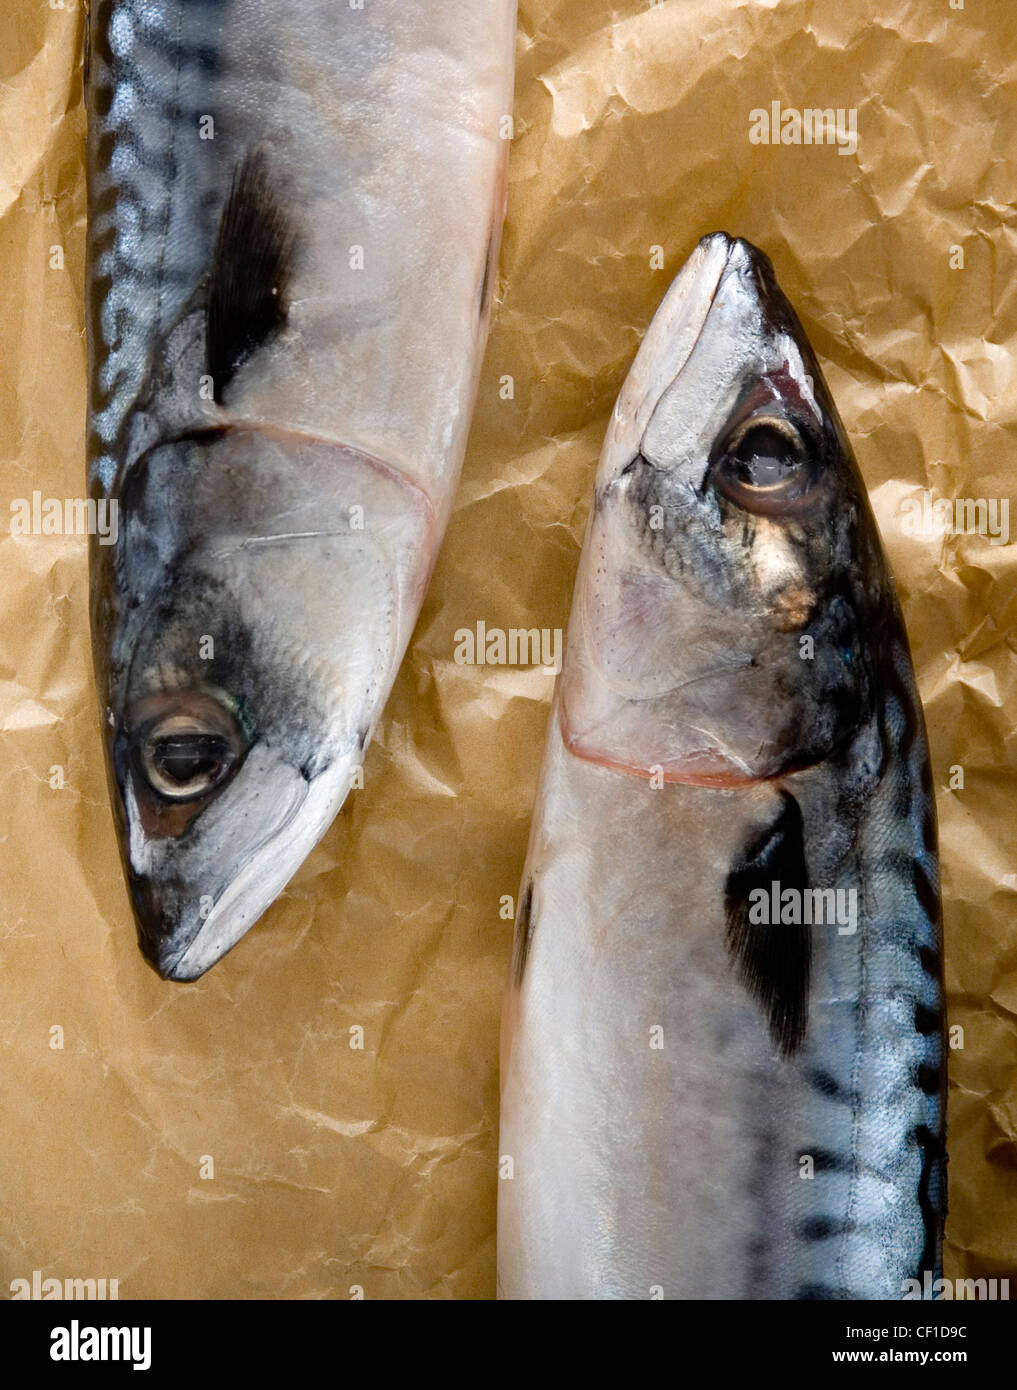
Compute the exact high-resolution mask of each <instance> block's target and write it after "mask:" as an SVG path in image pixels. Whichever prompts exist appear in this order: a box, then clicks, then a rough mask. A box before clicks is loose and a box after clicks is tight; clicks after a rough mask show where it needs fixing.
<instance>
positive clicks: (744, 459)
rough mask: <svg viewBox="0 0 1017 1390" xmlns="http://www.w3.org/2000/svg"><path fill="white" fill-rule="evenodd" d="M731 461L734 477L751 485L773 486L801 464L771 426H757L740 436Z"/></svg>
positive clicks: (785, 439)
mask: <svg viewBox="0 0 1017 1390" xmlns="http://www.w3.org/2000/svg"><path fill="white" fill-rule="evenodd" d="M731 460H732V463H733V464H734V465H735V467H734V470H733V471H734V474H735V477H736V478H737V479H738V481H739V482H742V483H747V484H748V485H749V486H750V487H773V486H774V484H775V483H779V482H782V481H783V479H784V478H786V477H787V476H788V474H789V473H792V472H794V471H795V470H796V469H797V468H798V466H799V463H800V459H799V457H798V452H797V450H796V449H795V447H794V445H793V444H792V443H791V441H790V440H789V439H787V438H786V436H784V435H783V434H781V433H780V431H779V430H775V429H773V427H772V426H770V425H759V426H757V427H756V428H755V429H751V430H749V431H748V432H747V433H746V434H745V435H743V437H742V438H741V439H740V440H739V442H738V444H737V446H736V447H735V449H734V450H733V451H732V454H731Z"/></svg>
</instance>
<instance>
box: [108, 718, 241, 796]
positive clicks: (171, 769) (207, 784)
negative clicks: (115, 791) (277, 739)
mask: <svg viewBox="0 0 1017 1390" xmlns="http://www.w3.org/2000/svg"><path fill="white" fill-rule="evenodd" d="M133 714H134V716H135V717H134V718H133V719H132V721H131V723H132V725H133V729H134V733H133V737H132V742H133V745H134V763H135V769H136V771H135V775H136V777H138V778H139V779H140V781H141V783H142V784H143V787H144V788H145V789H146V790H147V791H148V792H149V793H152V794H154V796H155V799H156V804H158V803H159V802H188V801H197V800H199V799H201V798H204V797H206V796H208V795H209V794H210V793H211V792H213V791H215V790H216V788H217V787H220V786H222V784H223V783H224V782H225V781H226V780H227V779H228V778H229V776H230V775H231V773H232V772H233V771H235V769H236V767H237V766H238V765H239V763H240V761H241V759H242V757H243V754H244V752H245V751H246V742H245V740H244V738H243V735H242V733H241V731H240V728H239V726H238V724H237V722H236V720H234V718H233V716H232V715H231V713H230V712H229V711H228V710H227V709H225V708H224V707H223V706H222V705H221V704H220V703H219V702H218V701H217V700H214V699H211V698H209V697H207V696H199V695H194V694H192V695H191V696H190V697H189V698H188V697H187V696H184V697H183V698H181V699H177V700H175V699H174V698H173V697H171V696H157V697H150V698H149V699H148V700H147V701H144V702H142V704H141V706H140V707H139V708H137V709H135V711H133Z"/></svg>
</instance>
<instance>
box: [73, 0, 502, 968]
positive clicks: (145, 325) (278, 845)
mask: <svg viewBox="0 0 1017 1390" xmlns="http://www.w3.org/2000/svg"><path fill="white" fill-rule="evenodd" d="M514 37H515V5H514V3H511V0H482V2H481V3H478V4H476V5H471V6H468V7H466V8H463V7H451V6H448V5H445V4H442V3H439V0H420V2H419V3H415V4H410V5H408V4H405V3H401V0H371V3H370V4H369V5H367V6H366V7H364V8H361V9H354V8H352V7H350V6H347V5H342V4H336V3H334V0H306V3H302V4H300V5H290V4H284V3H282V0H99V3H97V4H95V5H94V6H93V8H92V13H91V16H90V22H89V37H88V40H87V43H88V54H87V80H86V91H87V103H88V115H89V160H88V169H89V209H90V217H89V243H88V266H89V286H88V290H89V346H90V381H91V389H90V403H89V477H90V489H91V492H92V495H93V496H95V497H96V498H97V499H105V500H111V501H115V502H116V503H117V505H118V509H119V511H118V515H119V528H118V536H117V539H116V543H115V544H114V545H110V546H103V545H100V544H98V542H96V543H95V544H94V545H93V548H92V557H91V559H92V614H93V646H94V652H95V662H96V672H97V678H98V684H99V689H100V692H101V698H102V703H103V708H104V712H105V722H106V737H107V745H108V746H107V752H108V765H109V769H110V778H111V788H112V800H113V806H114V813H115V816H116V819H117V824H118V831H119V835H120V840H121V847H122V853H123V858H124V863H125V869H126V873H127V879H128V884H129V886H130V890H131V896H132V901H133V905H134V909H135V916H136V919H137V924H138V930H139V939H140V942H141V945H142V949H143V950H144V952H145V954H146V955H147V957H148V958H149V959H150V961H151V962H152V963H153V964H154V965H155V967H156V968H157V969H158V970H159V971H160V973H162V974H163V975H165V976H167V977H170V978H176V979H193V978H195V977H196V976H197V975H200V974H201V973H202V972H203V971H204V970H206V969H208V968H209V966H210V965H212V964H213V963H214V962H215V961H216V960H217V959H219V957H220V956H221V955H222V954H223V953H224V952H225V951H226V950H228V949H230V947H231V946H232V945H234V944H235V943H236V941H237V940H239V939H240V937H241V936H242V935H243V934H244V932H245V931H246V930H247V929H248V928H249V927H250V926H251V925H252V923H253V922H254V921H255V920H256V919H257V918H258V917H259V916H260V914H261V913H262V912H263V911H264V910H265V908H266V907H267V906H268V905H269V904H270V903H271V901H272V900H273V899H274V898H275V896H276V895H277V894H278V893H279V892H280V891H281V890H282V888H283V887H284V885H285V883H286V881H287V880H288V879H289V878H290V876H291V875H292V874H293V873H294V872H295V871H296V869H297V868H298V867H299V865H300V862H301V861H302V859H303V858H304V856H305V855H306V854H307V852H308V851H309V850H310V848H311V847H312V845H313V844H314V843H315V842H316V840H317V839H318V838H320V836H321V834H323V833H324V831H325V829H326V828H327V826H328V824H329V823H330V821H331V819H332V817H333V816H334V814H335V812H336V811H337V810H338V808H339V806H340V805H341V803H342V801H343V799H344V797H345V795H346V792H347V790H348V789H349V786H350V783H351V781H352V780H353V779H354V773H355V770H356V769H357V767H358V766H359V764H360V760H361V759H362V757H363V751H364V748H365V746H366V743H367V742H368V740H369V738H370V735H371V732H372V730H373V728H374V726H375V724H376V722H377V719H378V717H379V714H380V711H381V708H382V706H383V704H384V700H385V698H386V696H387V693H388V690H389V688H390V687H391V684H392V680H393V679H394V676H395V672H396V670H397V668H398V665H399V662H400V660H401V658H402V655H403V652H404V650H405V648H406V645H407V643H408V640H409V637H410V634H411V632H412V628H413V624H414V622H415V619H416V615H417V612H418V611H419V606H420V602H421V600H422V596H423V593H424V591H425V588H426V585H427V582H428V579H429V576H430V573H431V569H432V567H433V564H434V560H435V555H436V552H437V548H438V545H439V544H440V540H441V536H442V533H443V530H444V527H445V524H446V521H447V519H448V516H449V513H450V511H451V506H452V499H453V494H454V489H455V486H456V482H457V478H458V473H459V469H460V466H461V463H462V457H463V452H464V449H465V444H466V437H467V431H468V428H469V422H470V414H471V410H472V403H473V399H474V395H475V391H476V386H477V379H478V375H479V369H480V361H481V357H482V353H483V348H484V343H485V339H486V332H487V324H488V318H489V310H490V301H491V291H492V282H493V275H494V268H495V266H496V264H497V255H498V245H499V238H500V230H501V222H502V217H503V214H504V197H505V160H506V152H507V147H508V142H507V140H506V139H505V138H503V136H504V135H505V134H506V132H505V130H504V129H503V124H504V120H505V117H506V115H507V113H508V112H509V111H510V109H511V97H512V58H513V48H514Z"/></svg>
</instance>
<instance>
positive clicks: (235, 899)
mask: <svg viewBox="0 0 1017 1390" xmlns="http://www.w3.org/2000/svg"><path fill="white" fill-rule="evenodd" d="M358 756H359V746H358V748H356V749H352V750H350V752H349V753H348V755H346V756H341V757H338V758H336V759H335V760H333V761H332V762H331V763H330V764H329V765H328V766H327V767H326V768H325V769H324V770H323V771H320V772H318V773H317V775H316V776H314V777H308V775H307V774H306V773H305V772H304V771H302V770H301V769H300V768H298V767H296V766H294V765H293V764H292V763H289V762H287V761H286V760H285V758H284V757H282V756H280V755H279V754H277V753H275V752H274V751H273V750H272V749H271V748H269V747H266V746H259V745H255V747H253V748H252V749H251V750H250V753H249V754H248V756H247V758H246V760H245V762H244V766H243V768H242V769H241V771H240V772H239V773H238V775H237V777H236V778H235V779H234V781H233V782H232V783H231V784H230V785H229V786H228V787H227V788H226V789H225V790H224V791H223V793H222V794H221V796H220V797H219V798H216V799H215V800H213V801H212V802H211V803H210V804H209V805H208V806H207V807H205V808H203V810H202V811H201V812H200V814H199V815H197V816H196V817H195V818H194V820H193V821H192V822H191V823H190V825H189V826H188V827H187V829H186V830H185V831H184V832H183V833H182V834H180V835H179V836H176V837H165V838H156V837H153V836H151V835H149V834H146V832H145V831H144V829H143V828H142V826H141V824H140V817H139V813H138V804H137V798H136V794H135V791H134V788H133V785H131V784H130V783H128V784H127V785H126V786H125V787H124V788H123V790H122V795H123V806H124V810H125V816H126V822H127V831H128V833H127V837H126V839H127V843H126V846H125V849H126V855H125V857H126V859H127V878H128V884H129V888H130V893H131V900H132V905H133V908H134V917H135V923H136V925H137V930H138V941H139V945H140V947H141V951H142V954H143V955H144V956H145V958H146V959H147V960H148V962H149V963H150V964H151V965H152V967H153V968H154V969H155V970H156V972H157V973H158V974H159V975H161V976H162V978H163V979H165V980H174V981H181V982H187V981H193V980H197V979H198V978H199V977H200V976H202V975H203V974H204V973H205V972H206V971H207V970H209V969H210V968H211V967H212V966H213V965H214V964H215V963H216V962H217V961H218V960H220V959H221V958H222V957H223V956H224V955H225V954H226V953H227V952H228V951H229V950H230V949H231V948H232V947H233V946H235V945H236V944H237V942H238V941H239V940H240V939H241V937H243V936H244V935H245V934H246V932H247V931H248V930H249V929H250V928H251V927H252V926H253V925H254V923H255V922H256V921H257V920H258V918H259V917H260V916H261V915H262V913H264V912H265V911H266V909H267V908H268V907H269V906H270V905H271V903H272V902H273V901H274V900H275V899H276V898H277V897H278V895H279V894H280V893H281V892H282V890H283V889H284V888H285V886H286V884H287V883H288V882H289V880H290V879H291V878H292V877H293V875H294V873H296V871H297V869H298V868H299V867H300V865H301V863H302V862H303V860H304V859H305V858H306V856H307V855H308V854H309V853H310V851H311V850H312V849H313V847H314V846H315V844H317V842H318V841H319V840H320V839H321V837H322V835H323V834H324V832H325V830H326V829H327V828H328V826H329V824H330V823H331V821H332V820H333V818H334V817H335V815H336V813H337V811H338V810H339V807H340V806H341V805H342V802H343V801H344V800H345V797H346V794H347V791H348V790H349V786H350V779H351V773H352V769H353V767H354V764H355V761H356V758H357V757H358Z"/></svg>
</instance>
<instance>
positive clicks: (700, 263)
mask: <svg viewBox="0 0 1017 1390" xmlns="http://www.w3.org/2000/svg"><path fill="white" fill-rule="evenodd" d="M747 273H751V274H753V275H754V277H755V279H756V282H757V286H758V288H759V293H760V300H761V302H762V304H763V307H764V310H767V311H768V310H769V309H770V308H771V305H772V303H773V291H774V290H777V286H776V281H775V278H774V274H773V267H772V266H771V264H770V260H769V257H768V256H766V255H765V254H764V252H762V251H760V250H759V248H758V247H756V246H753V245H752V243H751V242H749V241H745V240H744V239H743V238H741V237H733V236H730V235H729V234H728V233H727V232H710V233H709V234H708V235H706V236H704V237H702V238H701V239H700V241H699V242H698V244H697V245H696V248H695V250H694V251H693V252H692V254H691V255H690V256H689V258H688V260H687V261H686V262H685V264H684V265H683V266H682V268H681V270H680V271H679V272H678V274H677V276H676V277H675V279H674V281H673V282H672V284H671V286H670V288H669V289H668V291H667V294H666V295H665V296H664V298H663V300H662V301H661V303H660V306H659V308H658V309H657V312H656V314H655V315H654V317H653V320H652V322H651V324H650V326H649V328H648V329H647V331H646V335H645V337H644V338H643V341H642V343H641V344H640V347H639V351H638V352H637V353H636V357H635V361H634V362H633V364H632V367H631V369H630V371H629V374H628V376H627V377H626V379H625V382H624V385H623V386H622V389H621V391H620V393H619V395H618V399H617V401H616V403H615V407H614V411H613V412H612V415H611V423H610V426H609V428H608V433H607V438H606V440H605V446H604V459H605V461H607V460H608V459H612V460H617V459H625V460H626V461H628V460H630V459H631V458H634V457H635V455H636V454H637V453H638V451H639V444H640V441H641V440H642V437H643V434H644V433H645V430H646V426H647V425H648V424H649V422H650V419H651V417H652V415H653V412H654V410H655V409H656V407H657V404H658V403H659V401H660V398H661V396H662V395H663V394H664V392H665V391H666V390H667V388H668V387H669V386H670V385H671V384H672V383H673V382H675V381H676V380H677V379H678V377H679V376H680V375H681V373H682V371H683V369H684V368H685V366H686V364H687V362H688V360H689V358H690V357H691V356H692V353H693V352H694V351H695V347H696V344H697V343H698V342H699V339H700V337H701V336H702V333H703V329H704V328H705V327H706V321H707V319H708V318H709V317H710V311H711V310H712V308H713V304H714V300H715V299H716V298H717V295H718V293H719V292H720V289H721V286H722V285H723V283H724V281H725V280H726V279H727V278H728V277H729V276H730V275H731V274H741V275H744V274H747ZM777 293H778V294H779V290H778V291H777Z"/></svg>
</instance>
